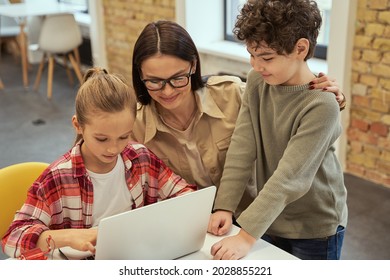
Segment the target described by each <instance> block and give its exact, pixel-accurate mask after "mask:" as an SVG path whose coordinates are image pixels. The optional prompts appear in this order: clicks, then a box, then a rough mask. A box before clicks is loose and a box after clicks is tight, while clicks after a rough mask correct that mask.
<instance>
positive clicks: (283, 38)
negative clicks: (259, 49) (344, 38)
mask: <svg viewBox="0 0 390 280" xmlns="http://www.w3.org/2000/svg"><path fill="white" fill-rule="evenodd" d="M321 24H322V18H321V12H320V10H319V9H318V6H317V3H316V2H315V1H312V0H249V1H248V2H247V3H246V4H245V5H244V6H243V8H242V9H241V12H240V14H239V15H238V16H237V21H236V24H235V27H234V29H233V33H234V34H235V35H236V37H237V38H238V39H239V40H241V41H245V42H246V43H247V44H257V45H258V46H260V44H261V43H264V42H265V43H266V44H267V45H268V47H270V48H272V49H274V50H275V51H276V52H277V53H278V54H290V53H291V52H292V51H293V50H294V47H295V44H296V42H297V41H298V40H299V39H300V38H306V39H308V40H309V42H310V47H309V51H308V54H307V56H306V58H305V60H307V59H309V58H311V57H312V56H313V53H314V48H315V46H316V44H317V37H318V34H319V31H320V27H321Z"/></svg>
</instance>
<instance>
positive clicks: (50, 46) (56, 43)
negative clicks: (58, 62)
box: [34, 14, 82, 99]
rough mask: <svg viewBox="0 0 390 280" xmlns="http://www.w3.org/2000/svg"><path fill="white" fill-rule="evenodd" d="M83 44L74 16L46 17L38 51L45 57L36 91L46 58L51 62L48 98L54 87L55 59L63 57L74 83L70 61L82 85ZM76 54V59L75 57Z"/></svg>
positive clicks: (36, 83)
mask: <svg viewBox="0 0 390 280" xmlns="http://www.w3.org/2000/svg"><path fill="white" fill-rule="evenodd" d="M81 43H82V37H81V31H80V28H79V26H78V25H77V22H76V20H75V18H74V16H73V14H58V15H49V16H46V17H45V19H44V20H43V22H42V28H41V33H40V35H39V41H38V45H37V47H38V49H39V50H41V51H43V57H42V60H41V63H40V65H39V68H38V74H37V77H36V80H35V84H34V89H35V90H37V89H38V87H39V83H40V80H41V76H42V71H43V68H44V65H45V63H46V58H48V61H49V63H48V64H49V67H48V79H47V97H48V98H49V99H51V97H52V87H53V69H54V57H55V56H56V55H62V56H63V58H64V64H65V67H66V69H67V73H68V76H69V79H70V80H71V82H72V78H71V73H70V72H69V70H68V68H67V65H68V62H67V59H69V60H70V63H71V64H72V67H73V70H74V71H75V73H76V76H77V78H78V80H79V82H80V84H81V82H82V74H81V70H80V59H79V53H78V47H79V46H80V45H81ZM73 54H75V56H76V59H75V57H74V56H73Z"/></svg>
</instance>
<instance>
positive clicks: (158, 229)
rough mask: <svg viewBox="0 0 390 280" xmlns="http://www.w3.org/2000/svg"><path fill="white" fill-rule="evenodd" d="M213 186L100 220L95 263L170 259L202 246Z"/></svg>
mask: <svg viewBox="0 0 390 280" xmlns="http://www.w3.org/2000/svg"><path fill="white" fill-rule="evenodd" d="M215 193H216V187H215V186H210V187H207V188H204V189H200V190H197V191H195V192H191V193H188V194H184V195H180V196H178V197H174V198H170V199H166V200H162V201H160V202H157V203H154V204H151V205H147V206H143V207H140V208H137V209H134V210H131V211H127V212H124V213H121V214H117V215H114V216H111V217H107V218H104V219H102V220H101V221H100V223H99V227H98V237H97V242H96V254H95V259H96V260H162V259H167V260H172V259H176V258H179V257H182V256H184V255H188V254H190V253H193V252H196V251H198V250H200V249H201V248H202V246H203V244H204V241H205V238H206V233H207V227H208V222H209V219H210V214H211V210H212V206H213V203H214V197H215Z"/></svg>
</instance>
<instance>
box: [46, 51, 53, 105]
mask: <svg viewBox="0 0 390 280" xmlns="http://www.w3.org/2000/svg"><path fill="white" fill-rule="evenodd" d="M53 70H54V57H53V56H52V55H50V56H49V68H48V75H47V98H48V99H51V97H52V95H53Z"/></svg>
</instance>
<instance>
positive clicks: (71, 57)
mask: <svg viewBox="0 0 390 280" xmlns="http://www.w3.org/2000/svg"><path fill="white" fill-rule="evenodd" d="M68 57H69V60H70V63H71V64H72V66H73V70H74V72H75V73H76V76H77V78H78V79H79V82H80V85H81V84H82V82H83V77H82V75H81V71H80V67H79V65H78V64H77V62H76V61H75V59H74V57H73V55H72V54H71V53H69V54H68Z"/></svg>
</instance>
